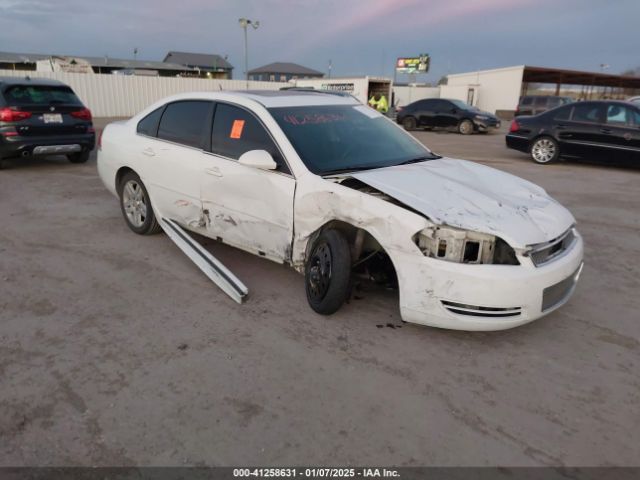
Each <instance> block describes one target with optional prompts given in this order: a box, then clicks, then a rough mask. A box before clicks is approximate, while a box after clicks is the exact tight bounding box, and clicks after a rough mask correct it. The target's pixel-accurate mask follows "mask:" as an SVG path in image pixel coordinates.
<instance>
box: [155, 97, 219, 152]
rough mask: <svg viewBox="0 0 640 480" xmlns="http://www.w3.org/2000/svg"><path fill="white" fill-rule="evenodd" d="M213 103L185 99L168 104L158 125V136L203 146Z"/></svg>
mask: <svg viewBox="0 0 640 480" xmlns="http://www.w3.org/2000/svg"><path fill="white" fill-rule="evenodd" d="M211 108H212V103H211V102H207V101H205V100H185V101H181V102H173V103H170V104H169V105H167V107H166V108H165V110H164V113H163V114H162V118H161V119H160V125H159V126H158V138H161V139H163V140H168V141H170V142H175V143H180V144H182V145H187V146H189V147H195V148H202V144H203V139H204V133H205V129H206V128H207V126H208V125H209V117H210V115H211Z"/></svg>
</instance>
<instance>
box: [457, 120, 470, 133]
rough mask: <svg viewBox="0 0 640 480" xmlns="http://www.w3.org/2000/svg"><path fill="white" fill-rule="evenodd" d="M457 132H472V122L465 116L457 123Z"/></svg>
mask: <svg viewBox="0 0 640 480" xmlns="http://www.w3.org/2000/svg"><path fill="white" fill-rule="evenodd" d="M458 132H459V133H461V134H462V135H471V134H472V133H473V122H472V121H471V120H469V119H468V118H465V119H464V120H462V121H461V122H460V123H459V124H458Z"/></svg>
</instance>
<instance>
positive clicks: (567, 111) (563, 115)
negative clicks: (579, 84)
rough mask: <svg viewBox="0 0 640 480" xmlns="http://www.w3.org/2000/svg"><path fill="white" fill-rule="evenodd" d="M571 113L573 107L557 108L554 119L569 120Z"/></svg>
mask: <svg viewBox="0 0 640 480" xmlns="http://www.w3.org/2000/svg"><path fill="white" fill-rule="evenodd" d="M570 115H571V107H564V108H556V109H555V110H554V114H553V119H554V120H569V116H570Z"/></svg>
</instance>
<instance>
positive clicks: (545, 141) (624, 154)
mask: <svg viewBox="0 0 640 480" xmlns="http://www.w3.org/2000/svg"><path fill="white" fill-rule="evenodd" d="M506 142H507V147H509V148H514V149H516V150H520V151H522V152H527V153H530V154H531V158H533V160H534V161H535V162H537V163H541V164H545V163H552V162H555V161H556V160H558V158H560V157H561V156H562V157H583V158H588V157H590V158H595V159H603V160H610V159H611V160H614V159H615V160H636V161H640V107H639V106H638V105H636V104H633V103H630V102H620V101H613V100H611V101H594V102H577V103H572V104H570V105H564V106H562V107H558V108H555V109H553V110H549V111H548V112H545V113H542V114H540V115H536V116H534V117H518V118H515V119H513V121H512V122H511V128H510V129H509V133H508V134H507V137H506Z"/></svg>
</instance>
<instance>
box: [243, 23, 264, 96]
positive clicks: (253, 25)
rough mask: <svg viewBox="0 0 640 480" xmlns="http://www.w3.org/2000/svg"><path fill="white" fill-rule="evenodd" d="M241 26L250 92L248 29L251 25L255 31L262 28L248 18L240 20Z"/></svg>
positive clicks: (246, 76)
mask: <svg viewBox="0 0 640 480" xmlns="http://www.w3.org/2000/svg"><path fill="white" fill-rule="evenodd" d="M238 22H239V23H240V26H241V27H242V28H243V29H244V74H245V78H246V81H247V90H249V54H248V47H247V27H248V26H249V25H251V26H252V27H253V29H254V30H256V29H257V28H258V27H259V26H260V22H258V21H252V20H249V19H248V18H241V19H239V20H238Z"/></svg>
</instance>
